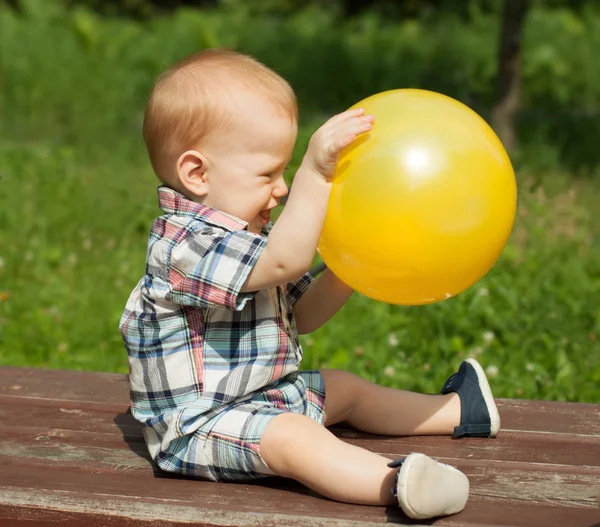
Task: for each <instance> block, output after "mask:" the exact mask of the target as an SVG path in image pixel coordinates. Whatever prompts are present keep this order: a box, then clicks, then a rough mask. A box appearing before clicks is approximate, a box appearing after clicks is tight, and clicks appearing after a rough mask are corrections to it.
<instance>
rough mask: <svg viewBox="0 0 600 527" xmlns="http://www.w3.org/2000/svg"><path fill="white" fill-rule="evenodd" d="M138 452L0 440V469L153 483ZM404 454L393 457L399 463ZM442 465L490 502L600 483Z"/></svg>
mask: <svg viewBox="0 0 600 527" xmlns="http://www.w3.org/2000/svg"><path fill="white" fill-rule="evenodd" d="M135 446H136V450H135V451H132V450H130V449H128V448H115V447H112V446H111V447H104V446H89V445H81V444H72V443H70V442H64V440H63V439H62V438H55V437H49V438H48V440H47V441H42V442H40V441H37V440H36V439H33V440H32V439H31V438H23V437H19V438H15V439H13V440H10V439H0V463H1V464H2V465H3V466H4V467H9V466H17V467H25V466H27V467H29V468H31V469H33V468H35V470H36V471H37V470H38V468H42V467H45V466H51V467H53V468H55V469H60V470H71V471H88V472H94V473H100V472H102V473H113V474H116V473H123V472H128V473H135V474H139V475H142V476H147V477H151V476H152V474H153V473H155V472H156V470H155V468H154V466H153V465H152V464H151V463H150V461H149V460H148V455H147V453H146V452H145V449H144V448H143V446H142V445H140V444H138V445H135ZM407 453H408V452H407V451H396V452H394V455H393V456H390V457H401V456H402V455H406V454H407ZM438 459H440V460H441V461H442V462H444V463H449V464H451V465H454V466H457V467H458V468H460V469H461V470H462V471H463V472H465V474H467V476H468V477H469V480H470V481H471V485H472V493H473V494H477V495H481V496H489V497H505V498H509V497H510V496H514V495H516V496H518V497H519V499H521V500H530V501H539V500H548V499H552V500H556V501H568V502H569V503H570V504H571V505H573V506H579V507H592V508H596V506H597V502H596V496H597V494H598V489H596V488H595V487H596V485H597V484H598V482H600V467H597V466H596V467H577V469H576V470H573V467H571V466H569V465H565V466H558V465H539V464H538V465H536V464H532V463H523V462H516V461H508V462H507V461H491V460H485V461H481V460H475V459H463V458H460V457H443V456H438Z"/></svg>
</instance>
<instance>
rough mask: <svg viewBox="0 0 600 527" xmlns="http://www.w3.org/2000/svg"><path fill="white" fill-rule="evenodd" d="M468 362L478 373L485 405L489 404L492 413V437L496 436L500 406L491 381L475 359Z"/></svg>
mask: <svg viewBox="0 0 600 527" xmlns="http://www.w3.org/2000/svg"><path fill="white" fill-rule="evenodd" d="M467 362H468V363H469V364H470V365H471V366H473V369H474V370H475V373H476V374H477V381H478V382H479V388H480V390H481V393H482V395H483V399H484V401H485V405H486V406H487V409H488V413H489V414H490V437H496V435H498V431H499V430H500V414H499V413H498V407H497V406H496V402H495V401H494V396H493V395H492V389H491V388H490V383H489V382H488V380H487V376H486V375H485V372H484V371H483V368H482V367H481V365H480V364H479V363H478V362H477V361H476V360H475V359H467Z"/></svg>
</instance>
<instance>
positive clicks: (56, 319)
mask: <svg viewBox="0 0 600 527" xmlns="http://www.w3.org/2000/svg"><path fill="white" fill-rule="evenodd" d="M26 4H27V5H29V6H37V7H36V9H29V11H28V13H29V14H26V15H25V17H24V18H21V19H19V18H17V17H15V16H14V15H13V14H9V12H8V11H6V9H5V8H3V7H1V2H0V46H1V47H2V49H3V54H2V55H1V57H0V58H1V60H0V68H1V69H0V78H1V79H2V81H3V84H2V91H1V96H2V97H1V98H0V364H5V365H18V366H38V367H49V368H69V369H85V370H100V371H115V372H126V371H127V361H126V352H125V350H124V348H123V345H122V342H121V337H120V334H119V332H118V321H119V317H120V315H121V312H122V309H123V307H124V304H125V301H126V299H127V297H128V295H129V293H130V291H131V289H132V288H133V287H134V286H135V284H136V282H137V281H138V280H139V278H140V277H141V275H142V273H143V271H144V258H145V251H146V239H147V235H148V231H149V228H150V224H151V221H152V219H153V218H154V217H155V215H156V214H157V213H158V212H159V211H158V207H157V202H156V186H157V181H156V180H155V178H154V176H153V175H152V173H151V171H150V167H149V164H148V162H147V160H146V157H145V154H144V150H143V145H142V142H141V137H140V121H141V114H142V109H143V104H144V98H145V96H146V93H147V90H148V87H149V84H150V82H151V81H152V79H153V77H154V75H155V74H156V73H157V72H158V70H160V69H161V68H162V67H163V66H164V65H165V64H166V63H168V62H170V61H171V60H173V59H174V58H175V57H177V56H181V55H182V54H184V53H186V52H188V51H191V50H192V49H197V48H198V47H202V46H205V45H212V44H213V43H217V44H220V45H241V46H242V49H246V50H247V51H253V52H257V53H258V54H259V55H262V56H263V58H265V60H267V59H268V62H269V64H271V65H273V66H275V67H277V66H278V65H279V66H280V67H281V68H284V67H287V68H288V74H289V75H290V76H291V77H292V78H294V79H295V84H300V86H299V88H300V92H301V98H302V99H301V100H302V101H303V102H302V105H301V115H302V123H303V124H302V130H301V134H300V140H299V142H298V145H297V148H296V152H295V156H294V162H293V164H292V167H293V166H294V165H297V164H298V162H299V161H300V159H301V156H302V154H303V152H304V150H305V147H306V144H307V141H308V139H309V137H310V134H311V132H312V131H313V130H314V129H315V128H316V126H318V124H319V123H320V122H322V120H324V118H325V116H327V115H328V114H330V113H331V112H332V111H336V110H341V109H343V108H344V105H345V104H346V103H347V102H348V101H353V100H356V99H358V98H359V96H360V95H361V94H363V95H364V94H368V93H374V92H375V91H377V90H378V89H380V88H381V87H382V86H386V85H387V84H386V83H388V84H389V83H391V84H393V83H400V84H396V87H398V86H405V85H409V84H410V83H413V84H412V85H415V84H418V85H422V86H423V85H425V84H427V83H430V84H429V85H428V86H429V87H434V88H435V82H434V81H435V79H436V78H437V77H436V75H438V77H439V75H440V73H439V71H437V70H436V68H437V65H439V61H440V60H441V59H442V58H443V57H444V56H445V55H444V54H443V53H442V51H441V50H443V49H444V46H445V45H446V43H447V41H446V40H445V39H446V37H447V34H446V33H443V34H441V36H439V39H438V40H435V38H438V34H437V33H436V32H435V31H428V32H426V33H427V34H428V35H430V37H431V39H432V40H427V41H426V42H425V44H423V46H417V45H416V44H415V42H414V39H415V38H417V37H415V36H414V35H417V36H418V35H421V37H419V38H425V37H424V36H423V35H424V34H425V33H423V30H424V28H423V27H421V26H419V25H416V26H414V25H413V26H411V25H410V24H408V25H402V27H401V28H400V31H401V34H400V36H401V38H400V39H399V40H398V41H397V42H396V43H395V44H394V46H396V47H394V48H393V49H394V50H395V51H394V53H396V55H395V56H396V58H398V57H402V56H406V57H408V59H411V57H412V58H419V57H420V59H423V60H420V59H419V60H417V61H416V62H410V61H409V62H410V66H409V65H407V69H406V71H404V72H400V73H398V75H397V76H396V77H394V75H396V72H392V71H391V66H390V65H389V64H388V65H386V64H383V63H381V64H377V63H376V62H375V59H376V57H380V56H382V55H381V51H382V50H384V49H387V47H388V45H389V43H390V42H391V41H390V40H389V39H391V38H392V36H393V34H394V32H393V28H386V29H385V31H382V32H378V31H375V29H373V27H374V26H373V21H372V20H370V19H365V20H363V21H362V26H361V27H362V29H360V30H359V29H357V28H356V27H355V26H352V24H349V25H348V27H345V28H342V29H339V31H340V33H336V34H335V38H333V37H331V38H330V35H331V34H333V33H331V31H334V30H335V31H338V28H337V25H336V24H335V21H333V22H332V21H331V20H329V19H328V18H327V17H325V16H324V15H322V14H319V13H312V14H311V13H308V14H302V15H299V16H297V17H296V18H294V19H292V20H290V21H287V22H285V23H283V22H281V23H282V24H283V26H282V27H279V28H278V29H280V30H281V31H282V33H281V34H282V38H283V39H284V41H285V46H283V47H281V46H275V45H274V43H273V42H272V41H271V39H272V37H273V34H275V32H270V33H269V32H268V31H266V29H265V28H268V27H269V26H268V24H269V23H272V21H271V22H269V21H264V20H257V21H253V20H248V19H244V16H243V14H240V15H239V16H238V15H235V16H234V15H232V14H223V13H221V14H219V13H210V14H201V13H196V12H193V13H191V12H185V11H182V12H180V13H177V14H175V15H173V17H167V18H164V19H157V20H154V21H152V22H151V23H150V24H149V25H148V26H142V25H141V24H138V23H135V22H131V21H123V20H100V19H97V18H95V17H93V16H92V15H90V14H89V13H87V12H85V11H77V12H75V13H70V14H69V15H68V16H67V15H66V14H65V13H63V12H62V11H61V10H60V9H59V8H57V7H56V5H57V4H55V3H54V2H51V1H50V0H48V1H47V2H42V3H40V2H37V0H28V1H27V2H26ZM42 6H46V7H44V9H42ZM53 6H54V7H53ZM37 8H39V9H37ZM236 16H237V18H236ZM535 16H536V17H537V18H534V20H533V23H534V25H533V27H534V28H537V29H535V31H532V34H531V35H530V36H529V38H530V39H534V40H535V39H538V40H535V42H537V43H538V48H539V42H540V40H539V39H541V37H540V36H539V35H540V31H541V30H542V29H543V28H544V27H546V26H551V27H553V28H554V30H553V31H555V32H556V33H557V37H556V40H557V41H560V38H559V36H560V35H558V33H560V27H559V26H560V24H558V26H556V24H554V25H552V24H551V23H550V22H552V21H553V20H554V21H555V22H556V21H557V20H558V22H560V21H561V20H562V18H561V17H560V16H559V17H558V18H556V17H554V15H553V14H552V13H550V12H546V11H536V15H535ZM311 17H312V18H311ZM319 17H320V18H319ZM553 17H554V18H553ZM590 20H591V21H590V22H589V24H588V25H587V26H586V27H587V28H588V29H586V30H585V31H588V30H589V28H591V27H592V24H595V23H600V17H599V18H597V19H593V20H592V19H590ZM311 21H312V22H311ZM558 22H557V23H558ZM563 22H564V21H563ZM454 23H455V24H458V22H456V21H455V22H454ZM561 23H562V22H561ZM565 23H566V22H565ZM355 25H356V24H355ZM567 25H568V24H567ZM555 26H556V27H555ZM452 27H454V26H452ZM569 27H572V26H569ZM174 28H177V31H174ZM232 28H233V29H232ZM261 28H262V29H261ZM315 28H321V29H320V30H319V32H318V33H317V34H315V33H314V32H315V31H316V29H315ZM258 29H261V30H260V31H258ZM489 29H490V21H489V20H487V19H482V20H481V21H479V22H478V23H477V24H475V26H473V27H463V28H462V29H461V30H460V31H458V30H457V31H454V34H460V35H461V37H460V38H461V39H462V40H459V41H457V42H456V45H457V46H458V47H459V48H460V49H463V50H464V51H465V53H466V51H467V50H470V49H472V50H475V51H474V55H473V56H469V55H468V54H464V55H463V54H460V53H459V54H458V55H460V57H461V61H463V59H464V63H463V62H461V64H463V66H464V68H463V66H461V68H462V69H460V68H459V69H457V70H456V72H457V75H458V76H459V77H460V78H458V80H456V79H454V77H453V78H452V79H454V80H452V79H451V80H447V79H444V82H450V84H452V83H455V84H452V86H454V87H455V88H457V87H459V86H462V87H463V88H464V90H467V88H466V87H469V86H471V87H472V86H475V87H483V86H487V84H489V83H488V80H489V76H490V75H491V73H490V70H489V68H488V69H486V68H484V69H481V68H480V66H482V65H485V64H486V61H487V60H488V59H486V53H488V52H487V51H484V50H483V47H481V49H478V46H476V45H475V44H476V43H478V42H479V43H480V44H481V43H485V42H487V41H488V39H489ZM580 29H581V28H580ZM234 30H235V31H234ZM463 30H464V31H463ZM344 31H345V33H344ZM536 31H537V33H536ZM581 31H584V30H583V29H581ZM581 31H580V32H579V33H576V34H575V33H573V34H572V35H571V37H572V38H573V39H575V40H576V42H577V46H578V48H577V49H579V50H580V51H581V50H582V49H583V48H584V47H585V46H584V44H586V42H588V41H587V40H586V39H585V38H583V37H581V38H580V37H579V36H577V35H581V34H584V35H585V32H584V33H581ZM415 32H416V33H415ZM413 33H414V35H413ZM256 35H263V36H264V39H263V40H260V38H259V37H257V36H256ZM328 35H329V36H328ZM411 35H412V36H411ZM478 35H479V36H478ZM482 35H483V36H482ZM536 35H537V36H536ZM253 36H254V38H255V40H252V37H253ZM480 36H481V39H480V38H479V37H480ZM567 36H568V35H567ZM317 37H318V38H317ZM563 37H564V35H563ZM563 37H561V38H563ZM571 37H570V38H571ZM235 38H238V39H239V42H236V41H235ZM411 38H412V39H413V40H411ZM564 38H566V37H564ZM564 38H563V40H564ZM586 38H587V37H586ZM315 39H316V40H315ZM315 42H316V44H315ZM535 42H534V44H535ZM553 42H554V41H553ZM589 43H590V47H589V50H593V49H595V48H594V42H593V40H589ZM134 44H135V45H134ZM586 45H587V44H586ZM244 46H245V47H244ZM315 46H316V47H315ZM538 48H536V47H535V45H534V46H533V47H532V48H531V49H529V51H528V53H534V51H535V49H538ZM282 49H285V50H288V51H287V55H286V54H285V53H282ZM585 49H587V48H585ZM318 50H321V51H322V53H321V55H319V54H317V53H316V51H318ZM348 50H351V52H352V53H353V55H352V56H353V57H355V58H356V61H357V62H356V63H353V64H354V66H352V64H350V62H348V60H349V57H350V55H349V54H348V53H349V51H348ZM589 50H588V51H589ZM417 51H418V52H419V53H421V55H418V54H416V55H415V53H416V52H417ZM581 52H582V53H583V51H581ZM561 53H562V48H561ZM578 53H579V51H578ZM458 55H457V56H458ZM386 56H387V55H386ZM289 57H293V60H292V59H290V58H289ZM303 57H307V58H306V61H307V62H306V63H303V62H302V60H303ZM388 58H389V57H388ZM451 58H452V57H451ZM542 58H543V57H542ZM559 58H561V60H563V61H564V59H565V57H564V56H562V55H561V56H560V57H559ZM338 59H340V60H339V61H338ZM408 59H407V60H408ZM454 59H456V57H453V58H452V60H454ZM386 60H387V59H386ZM539 60H541V59H539ZM344 61H346V62H344ZM567 62H568V61H567ZM559 63H560V61H559ZM303 64H304V66H303ZM332 64H342V65H343V64H346V65H348V68H349V69H347V70H345V72H344V75H343V76H341V77H340V79H339V82H338V79H336V77H335V75H334V74H335V69H334V68H333V67H332ZM357 64H358V66H357ZM531 64H536V63H535V62H533V63H532V62H531V61H530V62H529V66H528V67H530V68H531V67H532V66H531ZM538 64H539V62H538ZM553 64H555V62H553ZM426 65H428V66H427V67H426ZM488 66H489V65H488ZM352 67H356V68H357V69H356V70H353V69H352ZM363 67H364V71H365V72H366V73H365V75H364V76H363V75H361V74H360V72H361V71H363V70H361V68H363ZM369 68H370V69H369ZM378 68H379V69H378ZM303 71H311V75H310V76H306V77H310V78H307V81H306V82H305V83H304V84H302V83H303V77H302V75H301V73H302V72H303ZM353 71H354V73H352V72H353ZM528 71H529V70H528ZM561 71H562V70H561ZM580 71H581V72H583V68H581V69H580V70H578V72H580ZM586 71H587V73H586V74H587V75H589V76H590V77H589V78H588V77H586V78H587V79H588V81H589V82H587V84H586V83H583V80H582V79H580V81H581V82H579V84H577V86H576V87H575V88H576V89H575V88H574V89H573V90H571V91H570V92H569V94H568V95H569V96H568V97H567V98H566V99H565V100H567V101H568V102H569V104H571V103H573V104H574V103H575V102H577V101H576V100H575V97H576V94H581V95H582V97H585V101H579V102H581V104H583V103H584V102H586V101H587V102H590V104H591V105H592V106H593V104H594V101H596V98H597V96H598V93H597V92H595V91H594V90H597V87H598V85H599V83H597V82H594V81H593V79H592V78H591V76H593V74H594V73H593V71H595V70H593V68H591V69H589V70H586ZM320 72H321V73H323V75H324V76H321V77H320V76H319V75H320ZM385 72H387V73H388V74H389V75H388V76H387V77H386V76H385V75H383V73H385ZM578 72H574V73H573V74H574V75H575V74H578ZM338 73H339V72H338ZM559 73H560V72H559ZM582 74H583V73H582ZM327 75H328V76H327ZM527 75H529V77H528V78H527V79H528V80H527V79H526V80H527V82H528V83H529V84H530V86H529V88H528V89H529V93H538V94H541V93H542V92H543V91H544V86H543V85H542V84H540V83H539V82H538V83H534V84H533V85H532V84H531V83H532V82H533V81H534V80H536V79H537V80H539V79H542V78H545V80H546V82H547V83H548V85H552V86H554V84H552V82H551V81H552V80H553V79H554V77H552V75H550V76H546V77H544V76H543V71H538V72H537V73H535V75H534V74H533V73H531V71H529V73H528V74H527ZM461 76H462V77H461ZM569 78H570V79H571V80H573V82H575V78H574V77H569ZM336 82H337V84H336ZM486 83H487V84H486ZM582 83H583V84H582ZM431 84H433V86H432V85H431ZM440 86H441V87H445V88H448V90H447V92H451V91H452V89H454V88H452V86H451V85H449V84H443V83H442V84H440ZM582 87H585V89H583V88H582ZM482 89H483V88H482ZM553 89H554V88H553ZM556 89H558V88H556ZM535 90H538V91H537V92H536V91H535ZM578 90H579V91H578ZM440 91H442V90H441V89H440ZM467 91H468V90H467ZM461 93H463V94H464V93H465V92H461ZM544 93H545V95H544V97H545V98H546V100H552V101H555V99H554V98H553V97H555V95H553V92H552V91H549V92H544ZM311 94H313V97H314V99H311ZM544 97H542V95H540V98H542V99H543V98H544ZM596 102H597V101H596ZM586 104H587V103H586ZM307 110H308V111H307ZM530 125H531V123H530ZM569 126H571V125H570V124H569V125H568V126H565V127H563V133H564V135H565V136H568V135H569V134H570V132H571V131H572V129H571V128H569ZM593 130H594V128H591V129H590V131H589V133H588V134H587V136H586V137H588V143H590V141H591V142H594V139H593V138H594V137H597V134H596V135H594V134H593V133H592V132H593ZM530 131H531V137H538V138H539V141H538V142H537V143H531V142H530V143H526V144H525V145H524V149H523V151H522V152H521V156H520V157H518V158H517V167H518V168H519V170H518V185H519V211H518V217H517V222H516V225H515V229H514V232H513V235H512V237H511V240H510V242H509V245H508V246H507V248H506V250H505V252H504V254H503V255H502V257H501V258H500V260H499V261H498V263H497V264H496V266H495V267H494V268H493V269H492V271H491V272H490V273H489V274H488V275H487V276H486V277H484V278H483V279H482V280H481V281H480V282H479V283H478V284H476V285H475V286H473V287H472V288H470V289H469V290H467V291H466V292H464V293H463V294H461V295H458V296H457V297H455V298H452V299H450V300H447V301H445V302H441V303H439V304H434V305H430V306H424V307H418V308H417V307H415V308H405V307H398V306H391V305H386V304H383V303H378V302H374V301H372V300H370V299H367V298H365V297H362V296H359V295H355V296H354V297H352V298H351V299H350V301H349V302H348V304H347V305H346V306H345V307H344V308H343V309H342V310H341V312H340V313H339V314H338V315H337V316H336V317H334V319H333V320H332V321H331V322H330V323H328V324H327V325H326V326H325V327H323V328H321V329H320V330H318V331H317V332H315V333H314V334H312V335H309V336H307V337H303V338H302V341H303V345H304V350H305V358H304V367H305V368H318V367H321V366H330V367H339V368H346V369H348V370H350V371H353V372H356V373H359V374H361V375H364V376H365V377H367V378H370V379H372V380H374V381H377V382H380V383H383V384H385V385H389V386H395V387H401V388H407V389H413V390H421V391H426V392H435V391H438V390H439V388H440V387H441V384H442V382H443V381H444V380H445V378H446V377H447V376H448V374H449V373H450V372H451V371H453V369H454V368H455V367H456V366H457V365H458V363H459V362H460V360H462V359H463V358H465V357H468V356H476V357H477V358H478V360H479V361H480V362H481V363H482V364H483V366H484V367H485V368H486V369H487V371H488V373H489V375H490V377H491V381H492V384H493V388H494V392H495V394H496V395H498V396H503V397H524V398H538V399H554V400H577V401H595V402H598V401H599V399H600V391H599V390H598V386H599V385H600V344H599V342H598V340H597V339H598V337H599V336H600V309H599V307H598V306H599V299H600V243H599V242H600V215H598V213H597V203H598V202H599V200H600V181H599V180H598V178H597V176H596V177H594V173H597V171H596V172H594V171H593V170H589V171H588V176H587V177H582V176H581V175H578V177H577V178H575V177H574V176H573V174H572V173H570V172H568V171H567V170H566V168H568V167H567V166H565V165H562V164H561V159H564V158H567V157H568V155H569V154H571V155H575V154H577V150H576V148H573V149H570V148H567V149H566V150H560V149H559V148H557V145H556V144H554V143H552V142H551V141H550V140H549V139H548V138H549V137H550V135H544V134H540V133H539V132H540V129H535V128H531V130H530ZM549 133H550V132H549ZM573 137H576V136H575V135H573ZM547 139H548V140H547ZM571 140H572V138H571ZM581 145H584V143H583V142H582V143H581ZM586 148H587V147H586ZM582 152H583V153H585V155H587V156H588V158H589V159H592V158H593V155H596V158H597V153H596V152H597V146H596V145H595V143H594V149H593V151H592V150H589V149H586V150H585V151H582ZM583 153H582V155H581V156H580V157H581V158H584V157H585V156H584V155H583ZM591 154H593V155H591ZM590 156H591V157H590ZM292 176H293V169H292V170H290V173H289V177H292Z"/></svg>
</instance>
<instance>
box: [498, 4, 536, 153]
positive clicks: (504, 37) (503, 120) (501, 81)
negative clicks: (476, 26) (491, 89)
mask: <svg viewBox="0 0 600 527" xmlns="http://www.w3.org/2000/svg"><path fill="white" fill-rule="evenodd" d="M530 7H531V2H530V0H504V7H503V10H502V29H501V31H500V45H499V47H498V74H497V77H496V96H495V104H494V108H493V111H492V126H493V127H494V129H495V130H496V133H497V134H498V136H499V137H500V140H501V141H502V143H503V144H504V146H505V147H506V149H507V150H513V149H514V148H515V147H516V146H517V133H516V128H515V118H516V114H517V112H518V110H519V103H520V95H521V78H520V65H521V41H522V36H523V27H524V22H525V16H526V15H527V11H528V10H529V8H530Z"/></svg>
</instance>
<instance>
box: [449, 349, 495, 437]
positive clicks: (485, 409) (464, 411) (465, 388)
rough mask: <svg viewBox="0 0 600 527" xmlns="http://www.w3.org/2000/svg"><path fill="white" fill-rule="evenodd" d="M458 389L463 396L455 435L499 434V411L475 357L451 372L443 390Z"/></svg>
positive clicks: (493, 435)
mask: <svg viewBox="0 0 600 527" xmlns="http://www.w3.org/2000/svg"><path fill="white" fill-rule="evenodd" d="M452 392H456V393H457V394H458V396H459V397H460V410H461V412H460V426H457V427H455V428H454V435H455V436H456V437H496V434H498V430H500V414H499V413H498V408H497V407H496V403H495V402H494V396H493V395H492V390H491V388H490V385H489V383H488V380H487V378H486V376H485V372H484V371H483V368H482V367H481V366H480V365H479V363H478V362H477V361H476V360H475V359H467V360H465V361H463V363H462V364H461V365H460V368H459V370H458V372H456V373H455V374H453V375H451V376H450V377H449V378H448V380H447V381H446V383H445V384H444V386H443V388H442V393H444V394H446V393H452Z"/></svg>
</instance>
